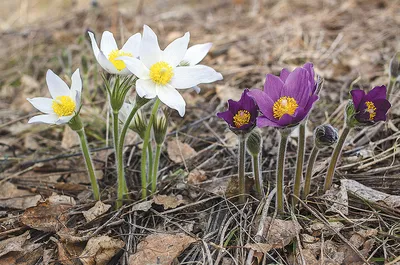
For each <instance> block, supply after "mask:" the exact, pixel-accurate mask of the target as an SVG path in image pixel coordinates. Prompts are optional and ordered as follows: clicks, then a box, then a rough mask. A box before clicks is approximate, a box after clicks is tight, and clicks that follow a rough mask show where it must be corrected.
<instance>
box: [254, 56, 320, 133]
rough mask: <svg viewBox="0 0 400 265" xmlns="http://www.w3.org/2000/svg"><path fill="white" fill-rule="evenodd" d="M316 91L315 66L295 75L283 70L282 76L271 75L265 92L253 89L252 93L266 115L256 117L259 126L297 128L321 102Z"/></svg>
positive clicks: (265, 86) (297, 70)
mask: <svg viewBox="0 0 400 265" xmlns="http://www.w3.org/2000/svg"><path fill="white" fill-rule="evenodd" d="M316 89H317V83H316V82H315V79H314V68H313V65H312V63H306V64H305V65H304V66H303V67H298V68H296V69H295V70H294V71H293V72H290V71H288V70H287V69H282V71H281V74H280V76H279V77H277V76H275V75H271V74H268V75H267V78H266V81H265V84H264V91H261V90H259V89H254V90H252V91H250V92H249V96H250V97H252V98H254V100H255V101H256V103H257V105H258V107H259V108H260V111H261V112H262V114H263V115H262V116H260V117H258V118H257V126H258V127H260V128H261V127H265V126H272V127H278V128H284V127H291V126H295V125H297V124H298V123H300V122H301V121H302V120H304V119H305V118H306V117H307V115H308V113H309V112H310V110H311V108H312V106H313V104H314V102H315V101H317V100H318V96H317V95H316Z"/></svg>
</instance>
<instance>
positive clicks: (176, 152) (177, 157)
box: [167, 139, 197, 163]
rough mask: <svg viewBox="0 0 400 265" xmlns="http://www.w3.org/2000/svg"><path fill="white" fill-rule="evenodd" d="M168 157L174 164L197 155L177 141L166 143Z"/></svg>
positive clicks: (186, 145)
mask: <svg viewBox="0 0 400 265" xmlns="http://www.w3.org/2000/svg"><path fill="white" fill-rule="evenodd" d="M167 153H168V157H169V158H170V159H171V160H172V161H174V162H175V163H181V162H182V161H183V160H187V159H189V158H192V157H194V156H195V155H197V152H196V151H195V150H194V149H193V148H192V147H190V145H188V144H186V143H182V142H181V141H179V140H178V139H175V140H171V141H168V148H167Z"/></svg>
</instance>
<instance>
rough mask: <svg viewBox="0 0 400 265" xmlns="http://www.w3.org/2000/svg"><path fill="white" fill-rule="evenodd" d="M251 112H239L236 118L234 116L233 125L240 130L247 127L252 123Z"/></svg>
mask: <svg viewBox="0 0 400 265" xmlns="http://www.w3.org/2000/svg"><path fill="white" fill-rule="evenodd" d="M250 118H251V115H250V112H248V111H247V110H239V111H238V112H237V113H236V114H235V116H233V125H235V127H236V128H240V127H242V126H243V125H246V124H248V123H249V122H250Z"/></svg>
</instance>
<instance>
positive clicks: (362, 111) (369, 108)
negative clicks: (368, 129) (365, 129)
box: [350, 86, 391, 124]
mask: <svg viewBox="0 0 400 265" xmlns="http://www.w3.org/2000/svg"><path fill="white" fill-rule="evenodd" d="M350 93H351V96H352V97H353V104H354V110H355V115H354V117H355V119H356V120H357V121H358V122H359V123H364V124H365V123H371V124H372V123H375V122H378V121H385V120H386V113H387V111H388V110H389V108H390V106H391V105H390V103H389V101H388V100H387V99H386V87H385V86H376V87H374V88H373V89H372V90H371V91H369V92H368V93H367V94H365V92H364V91H363V90H361V89H354V90H352V91H351V92H350Z"/></svg>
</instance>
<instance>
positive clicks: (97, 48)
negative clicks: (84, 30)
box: [88, 31, 100, 60]
mask: <svg viewBox="0 0 400 265" xmlns="http://www.w3.org/2000/svg"><path fill="white" fill-rule="evenodd" d="M88 34H89V37H90V42H91V43H92V49H93V53H94V57H96V60H97V56H98V55H99V52H100V50H99V47H98V46H97V42H96V39H95V38H94V34H93V32H91V31H88Z"/></svg>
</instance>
